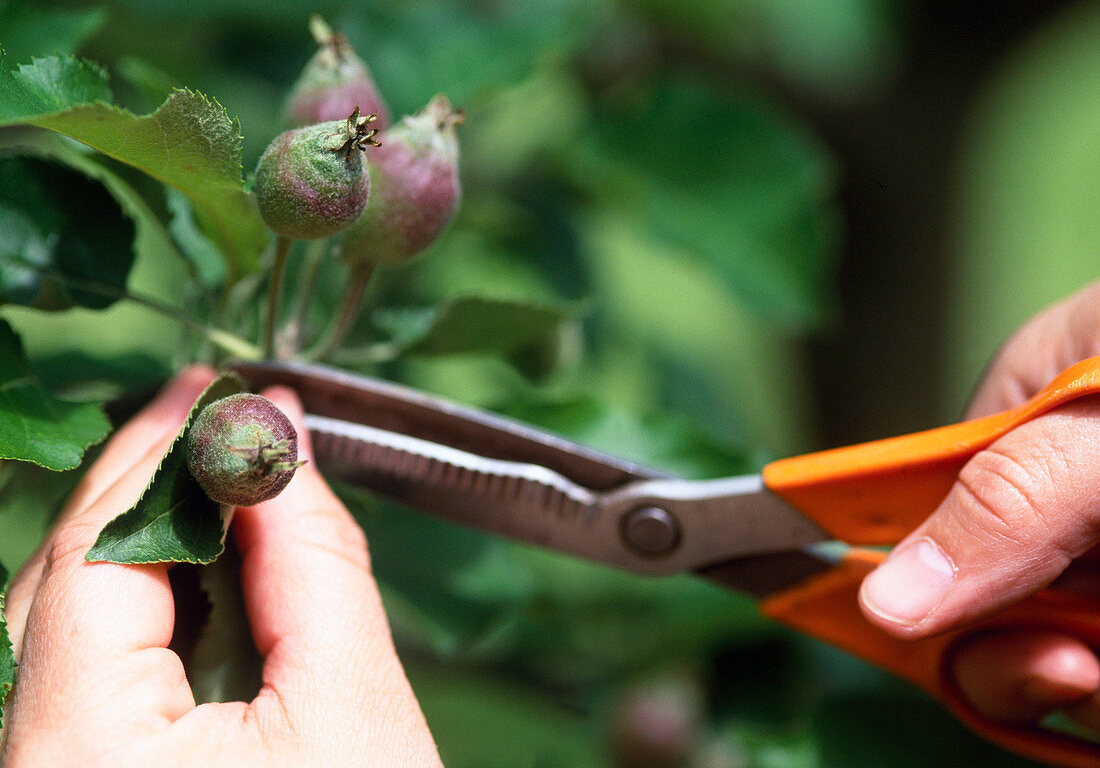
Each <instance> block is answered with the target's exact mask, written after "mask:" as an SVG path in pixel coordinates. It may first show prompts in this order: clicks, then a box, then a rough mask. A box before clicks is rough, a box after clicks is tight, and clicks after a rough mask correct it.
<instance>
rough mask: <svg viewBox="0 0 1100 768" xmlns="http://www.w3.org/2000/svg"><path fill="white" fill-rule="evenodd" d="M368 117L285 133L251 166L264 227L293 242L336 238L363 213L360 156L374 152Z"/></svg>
mask: <svg viewBox="0 0 1100 768" xmlns="http://www.w3.org/2000/svg"><path fill="white" fill-rule="evenodd" d="M373 121H374V115H367V116H366V117H360V113H359V111H358V110H355V111H354V112H352V114H351V115H350V116H349V117H347V119H345V120H333V121H330V122H327V123H321V124H320V125H313V126H309V127H308V128H295V129H292V130H289V131H285V132H283V133H281V134H279V135H278V136H276V137H275V139H274V140H273V141H272V142H271V144H269V145H268V147H267V149H266V150H265V151H264V153H263V155H262V156H261V157H260V161H259V162H258V163H257V164H256V182H255V186H254V191H255V193H256V201H257V203H258V204H259V207H260V215H262V216H263V219H264V222H266V224H267V225H268V226H269V227H270V228H271V229H272V230H274V231H275V232H276V233H277V234H279V235H282V236H283V237H288V238H291V239H294V240H317V239H320V238H324V237H330V236H332V235H335V234H337V233H339V232H342V231H343V230H344V229H346V228H347V227H349V226H351V224H352V223H353V222H355V220H356V219H357V218H358V217H359V215H360V214H361V213H362V212H363V209H364V207H365V206H366V204H367V199H368V197H369V196H370V174H369V172H368V171H367V167H366V164H365V163H364V161H363V157H362V155H363V153H362V150H363V149H364V148H365V147H366V146H368V145H372V146H378V142H377V141H375V140H374V135H375V134H376V133H377V130H375V129H373V128H370V127H369V126H370V124H371V123H372V122H373Z"/></svg>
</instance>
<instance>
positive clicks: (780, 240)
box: [572, 72, 836, 330]
mask: <svg viewBox="0 0 1100 768" xmlns="http://www.w3.org/2000/svg"><path fill="white" fill-rule="evenodd" d="M601 117H602V119H601V120H600V121H599V122H598V123H596V124H595V130H594V132H593V133H592V135H591V136H590V137H589V138H588V140H587V141H586V142H582V143H580V145H579V149H580V151H579V152H578V154H577V156H576V158H575V159H574V160H573V162H574V167H573V169H572V173H573V174H574V176H575V178H576V180H577V183H578V184H581V185H583V186H584V187H586V188H590V189H593V190H594V191H595V192H596V194H597V195H598V197H599V199H600V200H601V201H602V202H603V204H604V207H605V208H608V209H611V210H615V211H618V212H620V214H621V215H624V216H628V217H629V218H630V220H631V227H632V228H633V229H635V230H636V231H638V232H648V233H652V234H653V235H654V236H656V237H660V238H661V239H663V240H664V241H666V242H667V243H669V244H672V245H675V246H678V247H681V248H682V249H683V251H684V252H685V253H686V254H688V255H690V257H692V258H694V259H696V260H697V261H698V262H699V263H701V264H703V265H705V266H706V267H707V268H708V269H709V270H710V271H711V272H712V273H713V274H714V276H715V277H717V278H718V279H720V280H721V281H723V282H724V284H725V285H726V286H727V287H728V288H729V289H730V290H731V291H733V292H734V293H735V294H736V295H738V296H740V297H742V298H743V299H744V300H745V301H746V302H747V303H749V304H750V305H751V306H752V307H753V308H754V309H755V310H756V311H757V312H758V313H759V314H761V315H762V316H764V317H767V318H769V319H770V320H772V321H773V322H778V323H781V324H783V325H784V326H786V327H788V328H792V329H796V330H803V329H805V328H807V327H811V326H813V325H815V324H820V323H821V322H822V321H823V320H825V319H826V318H827V317H828V316H829V313H830V309H831V307H830V304H829V295H830V294H829V292H828V290H827V289H828V288H829V287H830V285H831V276H832V267H833V263H834V260H835V250H836V249H835V242H834V240H835V238H834V236H833V235H834V231H835V229H836V213H835V211H834V207H833V204H832V202H831V197H832V195H833V187H834V181H833V168H832V165H831V163H830V162H829V159H828V157H827V155H826V154H825V152H824V150H823V149H822V148H821V147H820V146H818V145H817V143H816V142H815V141H813V139H812V138H811V137H810V136H809V135H807V134H806V133H805V132H803V131H802V130H801V129H800V127H799V126H798V125H797V124H796V123H794V121H793V120H791V119H790V118H789V117H788V116H786V115H784V114H783V113H782V112H781V111H780V110H779V109H777V108H775V107H773V106H772V105H769V104H767V103H766V101H765V100H763V99H762V98H760V97H758V96H754V95H752V94H749V93H739V94H735V95H731V94H729V92H728V87H727V86H726V85H725V84H721V85H719V84H715V83H710V82H707V81H706V80H703V79H701V78H699V77H698V76H692V75H690V74H688V73H685V72H679V73H673V74H670V75H667V76H664V77H662V78H660V79H659V80H658V81H657V82H655V83H654V84H652V85H651V86H650V87H649V90H648V91H647V92H645V93H644V94H642V95H641V98H640V103H637V104H636V103H634V102H631V106H630V110H629V111H628V112H625V111H619V110H612V109H608V110H607V111H606V112H605V113H604V114H603V115H602V116H601ZM654 126H667V127H666V128H663V129H659V135H657V136H654ZM700 146H706V147H708V151H707V152H705V153H703V152H700V151H699V149H698V148H699V147H700ZM641 268H642V266H641V265H639V269H641Z"/></svg>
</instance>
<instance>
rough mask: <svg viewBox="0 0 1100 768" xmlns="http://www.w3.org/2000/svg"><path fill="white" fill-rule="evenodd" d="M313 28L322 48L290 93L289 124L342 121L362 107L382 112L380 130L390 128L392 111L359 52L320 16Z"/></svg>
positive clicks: (287, 110)
mask: <svg viewBox="0 0 1100 768" xmlns="http://www.w3.org/2000/svg"><path fill="white" fill-rule="evenodd" d="M310 29H311V30H312V32H313V37H314V39H315V40H316V41H317V45H318V46H320V47H319V48H318V50H317V53H315V54H314V55H313V58H311V59H310V60H309V63H307V64H306V66H305V69H303V70H302V74H301V75H299V77H298V80H297V81H296V82H295V84H294V87H293V89H292V90H291V92H290V96H289V98H288V99H287V102H286V108H285V110H284V111H285V114H286V122H287V124H288V125H291V126H301V125H314V124H316V123H326V122H328V121H330V120H339V119H341V118H343V117H346V116H347V115H348V114H350V113H351V111H352V110H353V109H355V108H356V107H358V108H359V111H360V112H362V113H363V114H364V115H369V114H375V115H378V122H377V123H376V125H375V127H376V128H378V130H380V131H381V130H384V129H385V128H387V127H388V126H389V124H390V121H389V113H388V111H387V110H386V105H385V104H384V103H383V102H382V97H381V96H380V95H379V93H378V86H376V85H375V83H374V78H373V77H372V76H371V72H370V69H369V68H368V67H367V65H366V62H364V61H363V60H362V59H361V58H359V57H358V56H357V55H356V54H355V51H354V50H352V48H351V45H350V44H349V43H348V39H347V38H346V37H344V36H343V35H341V34H338V33H334V32H333V31H332V30H331V29H330V28H329V26H328V25H327V24H325V22H324V21H322V20H321V18H320V17H318V16H314V17H313V18H312V19H311V20H310Z"/></svg>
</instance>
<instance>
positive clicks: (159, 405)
mask: <svg viewBox="0 0 1100 768" xmlns="http://www.w3.org/2000/svg"><path fill="white" fill-rule="evenodd" d="M213 378H214V370H213V369H212V368H210V367H209V366H204V365H195V366H191V367H189V368H186V369H185V370H183V371H182V372H181V373H179V374H178V375H177V376H176V377H175V378H174V379H172V380H171V381H170V382H169V383H168V384H166V385H165V387H164V389H163V390H162V391H161V392H160V394H159V395H158V396H157V397H156V398H154V399H153V400H152V401H151V402H150V403H149V404H148V405H146V406H145V408H143V409H142V410H141V411H139V412H138V414H137V415H136V416H134V417H133V418H132V419H130V420H129V421H128V422H126V424H124V425H123V426H122V427H120V428H119V430H118V431H117V432H115V434H114V435H112V437H111V439H110V440H109V441H108V443H107V445H106V447H105V448H104V449H103V453H102V454H100V456H99V458H98V459H97V460H96V461H95V463H94V464H93V465H92V466H91V467H90V468H89V469H88V472H87V473H86V474H85V475H84V477H83V478H82V479H81V481H80V483H79V484H78V485H77V487H76V489H75V490H74V491H73V493H72V495H71V496H70V497H69V499H68V501H67V502H66V504H65V507H64V509H63V510H62V513H61V516H60V517H59V518H58V521H57V522H56V523H55V524H54V527H53V530H52V531H51V533H50V534H49V535H48V536H46V537H45V539H44V540H43V543H42V544H41V545H40V546H39V548H38V550H37V551H36V552H35V554H34V555H33V556H32V557H31V558H30V560H28V561H27V563H26V564H25V565H24V566H23V568H22V569H20V571H19V573H18V574H17V575H16V577H15V579H14V580H13V581H12V584H11V588H10V590H9V593H8V599H7V605H6V610H5V613H6V614H7V618H8V625H9V630H10V632H11V639H12V646H13V649H14V651H15V658H16V659H18V658H19V657H20V654H21V652H22V646H23V630H24V627H25V626H26V621H27V612H28V611H29V610H30V602H31V598H32V597H33V595H34V591H35V589H36V588H37V587H38V582H39V580H40V579H41V576H42V568H43V565H44V563H45V560H46V553H47V550H48V547H49V545H50V542H51V541H52V540H53V539H54V537H55V536H56V533H57V531H59V530H61V528H62V527H63V526H64V525H66V524H67V523H68V521H69V520H71V519H72V518H73V517H75V516H77V515H79V514H80V513H81V512H83V511H84V510H86V509H87V508H88V507H89V506H90V505H91V504H92V503H93V502H95V500H96V499H98V498H99V497H100V496H101V495H102V494H103V493H104V491H106V490H107V489H108V488H110V487H111V486H112V485H113V484H114V483H115V482H116V481H118V479H119V478H120V477H122V476H123V475H125V474H126V473H127V472H129V471H131V470H132V469H133V468H134V466H135V465H136V464H137V463H138V462H140V461H141V459H142V456H143V455H144V454H145V453H146V452H147V451H148V450H149V448H150V446H153V445H158V444H161V443H163V442H164V441H165V440H166V439H168V438H169V437H170V436H173V437H174V436H175V434H176V433H177V432H178V431H179V429H180V427H181V425H182V424H183V421H184V419H185V418H186V417H187V414H188V412H189V411H190V410H191V406H192V405H193V404H194V402H195V400H196V399H197V398H198V396H199V395H200V394H201V393H202V391H203V389H205V388H206V386H207V385H208V384H209V383H210V381H211V380H212V379H213Z"/></svg>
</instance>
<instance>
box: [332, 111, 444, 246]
mask: <svg viewBox="0 0 1100 768" xmlns="http://www.w3.org/2000/svg"><path fill="white" fill-rule="evenodd" d="M461 121H462V113H461V112H459V111H457V110H455V109H454V108H453V107H452V106H451V102H450V101H448V100H447V97H446V96H436V97H435V98H434V99H432V100H431V102H429V104H428V105H427V106H426V107H425V108H424V109H422V110H421V111H420V112H418V113H417V114H416V115H412V116H409V117H405V118H403V119H402V120H401V122H400V123H398V124H397V125H395V126H393V127H392V128H390V129H389V130H388V131H386V132H385V134H384V135H383V136H381V137H380V138H381V139H382V146H381V147H379V148H378V150H377V151H374V152H371V173H372V182H373V184H374V188H373V192H372V193H371V199H370V201H368V203H367V206H366V208H365V209H364V211H363V213H362V215H360V216H359V218H358V220H356V222H355V223H354V224H352V225H351V227H349V228H348V229H347V231H345V232H344V235H343V237H342V239H341V245H340V252H341V255H342V257H343V258H344V260H345V261H346V262H348V263H349V264H364V263H365V264H373V265H376V266H377V265H380V264H399V263H401V262H404V261H407V260H409V259H411V258H412V257H413V256H415V255H416V254H418V253H420V251H422V250H423V249H424V248H426V247H428V246H429V245H431V243H432V242H433V241H434V240H435V239H436V238H437V237H438V236H439V233H440V232H442V231H443V228H444V227H446V226H447V223H448V222H449V221H450V220H451V217H452V216H453V215H454V212H455V210H456V209H457V208H458V202H459V198H460V197H461V188H460V186H459V181H458V138H457V136H456V132H455V126H457V125H458V124H459V123H460V122H461Z"/></svg>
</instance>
